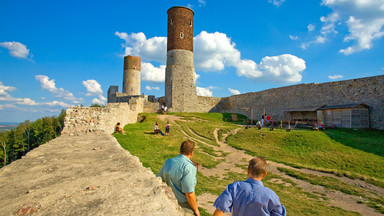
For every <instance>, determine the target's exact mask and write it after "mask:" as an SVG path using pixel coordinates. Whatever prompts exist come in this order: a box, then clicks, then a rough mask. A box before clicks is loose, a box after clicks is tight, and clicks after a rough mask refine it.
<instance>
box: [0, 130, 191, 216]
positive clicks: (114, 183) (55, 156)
mask: <svg viewBox="0 0 384 216" xmlns="http://www.w3.org/2000/svg"><path fill="white" fill-rule="evenodd" d="M0 188H1V193H0V215H29V214H33V215H167V216H171V215H183V213H182V210H181V209H180V207H178V205H177V203H176V200H175V198H174V197H172V196H173V193H172V191H171V190H169V188H168V187H167V186H166V185H165V184H164V183H162V182H161V179H160V178H156V177H155V175H154V174H153V173H152V172H151V171H150V170H149V169H147V168H144V167H143V166H142V164H141V162H140V161H139V159H138V158H137V157H135V156H132V155H131V154H130V153H129V152H128V151H126V150H124V149H122V148H121V146H120V145H119V144H118V142H117V141H116V139H115V138H114V137H113V136H111V135H109V134H90V135H82V136H67V135H63V136H61V137H59V138H56V139H54V140H52V141H50V142H48V143H46V144H44V145H42V146H40V147H39V148H36V149H34V150H32V151H31V152H29V153H28V154H27V155H26V156H24V157H23V158H22V159H20V160H18V161H15V162H13V163H11V164H10V165H8V166H6V167H3V168H2V169H1V170H0Z"/></svg>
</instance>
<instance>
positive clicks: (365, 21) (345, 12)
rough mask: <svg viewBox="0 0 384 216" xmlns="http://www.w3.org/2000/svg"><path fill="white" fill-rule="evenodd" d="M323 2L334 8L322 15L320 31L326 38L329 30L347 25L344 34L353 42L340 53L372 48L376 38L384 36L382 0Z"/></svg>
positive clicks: (332, 31)
mask: <svg viewBox="0 0 384 216" xmlns="http://www.w3.org/2000/svg"><path fill="white" fill-rule="evenodd" d="M322 5H325V6H327V7H329V8H331V9H332V12H331V13H330V14H328V15H327V16H323V17H321V18H320V21H321V22H322V23H323V26H322V27H321V31H320V33H321V36H322V37H323V38H324V39H325V40H326V39H327V37H328V35H329V34H330V33H338V32H337V30H336V28H337V27H338V26H341V25H346V26H347V27H348V31H349V34H348V35H345V36H344V42H346V43H351V44H352V45H350V46H348V47H346V48H344V49H340V50H339V52H340V53H343V54H345V55H350V54H353V53H356V52H359V51H362V50H369V49H371V48H372V47H373V41H374V40H377V39H379V38H382V37H383V36H384V29H383V26H384V1H383V0H348V1H347V0H322ZM325 40H324V41H325ZM314 43H316V42H313V43H306V44H307V45H310V44H314ZM302 47H305V48H307V47H308V46H302Z"/></svg>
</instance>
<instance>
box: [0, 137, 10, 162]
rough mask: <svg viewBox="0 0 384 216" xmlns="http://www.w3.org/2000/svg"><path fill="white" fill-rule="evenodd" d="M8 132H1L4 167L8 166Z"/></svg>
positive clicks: (0, 139) (0, 141)
mask: <svg viewBox="0 0 384 216" xmlns="http://www.w3.org/2000/svg"><path fill="white" fill-rule="evenodd" d="M7 135H8V134H7V132H1V133H0V143H1V147H2V150H3V155H2V156H3V165H2V166H6V165H7V139H8V136H7Z"/></svg>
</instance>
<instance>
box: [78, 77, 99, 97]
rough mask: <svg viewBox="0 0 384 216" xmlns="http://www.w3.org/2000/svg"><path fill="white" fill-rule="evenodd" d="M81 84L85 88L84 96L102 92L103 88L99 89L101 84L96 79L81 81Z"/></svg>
mask: <svg viewBox="0 0 384 216" xmlns="http://www.w3.org/2000/svg"><path fill="white" fill-rule="evenodd" d="M83 86H84V87H85V88H86V89H87V94H86V95H85V96H92V95H99V94H103V90H101V85H100V84H99V83H98V82H97V81H96V80H86V81H83Z"/></svg>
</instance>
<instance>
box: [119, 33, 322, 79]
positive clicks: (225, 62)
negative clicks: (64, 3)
mask: <svg viewBox="0 0 384 216" xmlns="http://www.w3.org/2000/svg"><path fill="white" fill-rule="evenodd" d="M115 34H116V35H117V36H119V37H120V38H122V39H124V40H125V41H126V42H127V43H126V45H125V46H126V51H127V50H129V51H130V53H129V54H144V56H141V55H140V56H141V57H142V58H145V59H148V60H156V59H157V60H158V61H159V62H165V58H166V51H165V50H166V38H162V39H161V41H164V43H160V44H159V46H161V47H163V48H159V47H157V46H152V45H150V44H152V42H150V41H156V40H155V38H161V37H154V38H150V39H146V37H145V35H144V34H143V33H132V34H130V35H128V34H126V33H119V32H116V33H115ZM131 41H134V42H131ZM318 41H319V42H321V41H324V39H322V38H319V39H318ZM148 44H149V45H148ZM235 45H236V44H235V43H233V42H232V41H231V38H229V37H227V35H226V34H224V33H220V32H215V33H208V32H206V31H202V32H201V33H200V34H198V35H197V36H196V37H195V38H194V66H195V68H196V70H201V71H207V72H208V71H222V70H224V69H225V68H226V67H234V68H236V72H237V74H238V75H239V76H244V77H246V78H251V79H255V80H263V81H264V80H269V81H275V82H288V83H289V82H298V81H301V80H299V79H298V78H300V79H301V75H300V72H301V71H302V70H299V71H295V69H297V67H292V65H281V68H283V69H280V71H281V73H270V71H269V69H268V67H265V68H266V69H263V68H260V66H259V65H257V64H256V63H255V62H254V61H253V60H249V59H241V54H240V51H239V50H237V49H236V48H235ZM145 47H152V48H153V49H148V48H145ZM126 54H127V53H126ZM151 56H156V58H153V57H151ZM281 56H283V55H281ZM281 56H276V57H277V58H280V59H286V58H291V59H294V60H297V59H299V58H297V57H295V56H293V55H289V57H284V58H283V57H281ZM160 59H162V60H161V61H160ZM301 60H302V59H301ZM284 62H285V61H281V62H280V63H284ZM301 62H303V64H304V67H300V68H304V69H305V62H304V60H302V61H301ZM288 63H292V61H288ZM165 67H166V66H165V65H160V66H159V67H155V66H154V65H152V64H151V63H147V62H142V64H141V79H142V80H144V81H151V82H164V81H165ZM284 68H289V70H288V71H287V70H285V69H284ZM268 76H271V77H268ZM196 77H198V76H196ZM257 78H262V79H257ZM284 79H285V81H284Z"/></svg>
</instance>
